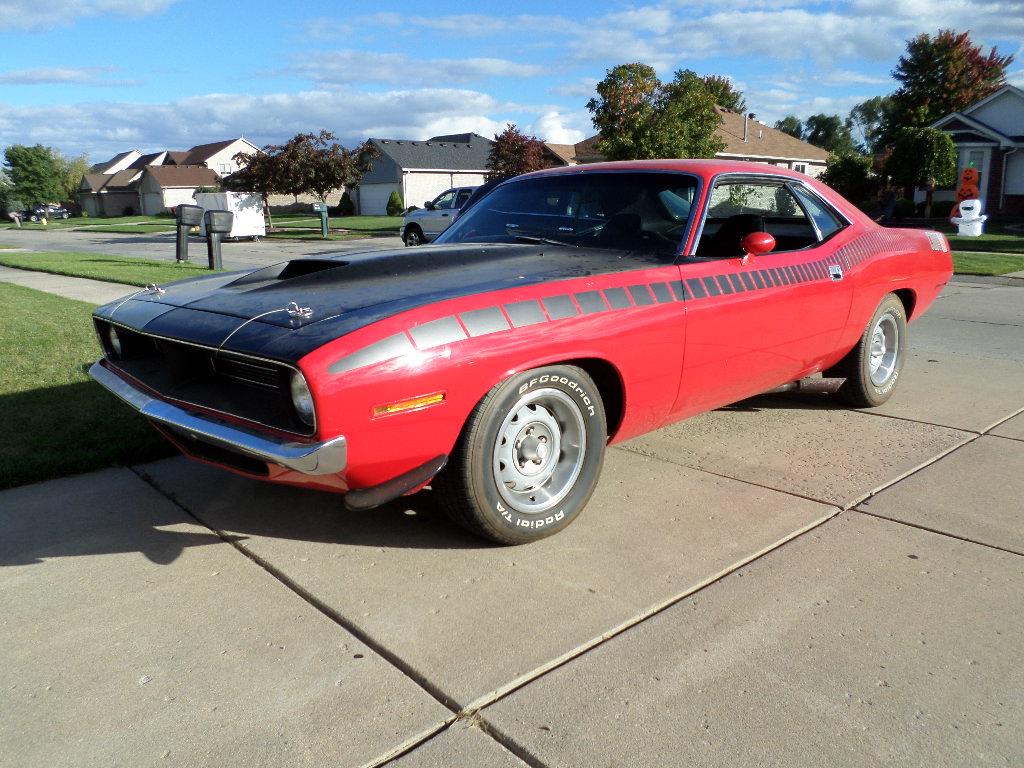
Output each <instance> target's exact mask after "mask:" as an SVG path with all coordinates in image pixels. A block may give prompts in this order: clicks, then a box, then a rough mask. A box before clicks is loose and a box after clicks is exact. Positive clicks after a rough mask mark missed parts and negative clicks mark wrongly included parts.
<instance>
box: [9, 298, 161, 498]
mask: <svg viewBox="0 0 1024 768" xmlns="http://www.w3.org/2000/svg"><path fill="white" fill-rule="evenodd" d="M92 310H93V307H92V305H90V304H87V303H85V302H81V301H73V300H71V299H64V298H61V297H59V296H52V295H50V294H48V293H42V292H41V291H35V290H32V289H31V288H23V287H21V286H18V285H11V284H9V283H0V360H3V361H4V364H3V366H0V413H2V414H3V418H0V488H11V487H14V486H16V485H25V484H26V483H33V482H37V481H40V480H49V479H52V478H55V477H63V476H64V475H69V474H75V473H78V472H88V471H91V470H94V469H100V468H102V467H109V466H112V465H126V464H138V463H140V462H145V461H152V460H154V459H158V458H161V457H164V456H170V455H172V454H174V453H175V451H174V449H173V447H171V446H170V445H169V444H168V443H167V442H166V441H165V440H163V439H162V438H161V437H160V436H159V435H158V434H157V433H156V432H155V431H154V430H153V429H152V428H151V427H150V426H149V424H147V423H146V421H145V419H143V418H142V417H141V416H139V415H138V414H135V413H134V412H132V411H131V409H130V408H128V406H126V405H124V404H123V403H121V402H120V401H119V400H118V399H117V398H116V397H114V396H113V395H111V394H110V393H108V392H106V391H105V390H104V389H103V388H102V387H100V386H99V385H98V384H96V383H95V382H94V381H92V380H91V379H90V378H89V377H88V375H87V374H86V370H87V368H88V366H89V365H91V364H92V362H93V361H95V360H96V358H98V357H99V356H100V349H99V345H98V343H97V341H96V336H95V333H94V332H93V325H92V319H91V314H92Z"/></svg>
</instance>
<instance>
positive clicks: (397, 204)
mask: <svg viewBox="0 0 1024 768" xmlns="http://www.w3.org/2000/svg"><path fill="white" fill-rule="evenodd" d="M403 210H405V203H403V202H402V194H401V193H400V192H399V191H398V190H397V189H396V190H394V191H393V192H392V193H391V194H390V195H389V196H388V206H387V214H388V216H398V215H400V214H401V213H402V211H403Z"/></svg>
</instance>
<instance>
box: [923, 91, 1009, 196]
mask: <svg viewBox="0 0 1024 768" xmlns="http://www.w3.org/2000/svg"><path fill="white" fill-rule="evenodd" d="M932 127H934V128H938V129H939V130H941V131H945V132H946V133H948V134H949V135H950V136H951V137H952V139H953V144H954V145H956V150H957V178H958V179H959V178H960V174H961V173H962V172H963V170H964V169H965V168H968V167H973V168H975V169H976V170H977V171H978V173H979V179H978V190H979V192H980V199H981V202H982V206H983V207H984V210H986V211H988V212H989V213H1002V214H1010V215H1016V216H1020V215H1022V214H1024V152H1022V151H1021V149H1022V148H1024V91H1022V90H1021V89H1020V88H1017V87H1015V86H1012V85H1004V86H1003V87H1002V88H1000V89H999V90H998V91H996V92H995V93H993V94H992V95H991V96H989V97H988V98H985V99H982V100H981V101H979V102H977V103H975V104H972V105H971V106H969V107H967V108H966V109H964V110H962V111H960V112H953V113H951V114H948V115H946V116H945V117H943V118H942V119H940V120H939V121H937V122H936V123H935V124H934V125H933V126H932ZM955 194H956V193H955V191H949V190H942V191H938V192H936V193H935V199H936V200H952V199H954V196H955Z"/></svg>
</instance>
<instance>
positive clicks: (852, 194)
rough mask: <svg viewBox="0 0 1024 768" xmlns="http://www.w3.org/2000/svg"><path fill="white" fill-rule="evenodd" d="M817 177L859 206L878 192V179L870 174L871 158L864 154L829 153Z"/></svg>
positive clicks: (869, 200)
mask: <svg viewBox="0 0 1024 768" xmlns="http://www.w3.org/2000/svg"><path fill="white" fill-rule="evenodd" d="M818 179H819V180H820V181H822V182H824V183H825V184H828V185H829V186H830V187H832V189H834V190H835V191H836V192H838V193H839V194H841V195H842V196H843V197H845V198H846V199H847V200H849V201H850V202H851V203H853V204H854V205H856V206H859V207H861V208H864V207H866V206H869V205H870V204H871V203H872V201H873V200H874V198H875V197H876V196H877V194H878V188H879V179H878V177H877V176H873V175H872V174H871V158H869V157H865V156H864V155H857V154H847V155H829V158H828V162H827V163H826V164H825V170H824V171H823V172H822V174H821V176H819V177H818Z"/></svg>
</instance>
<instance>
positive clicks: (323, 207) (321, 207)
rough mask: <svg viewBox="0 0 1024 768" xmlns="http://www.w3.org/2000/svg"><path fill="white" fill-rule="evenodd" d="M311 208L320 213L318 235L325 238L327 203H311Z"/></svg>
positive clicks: (326, 231)
mask: <svg viewBox="0 0 1024 768" xmlns="http://www.w3.org/2000/svg"><path fill="white" fill-rule="evenodd" d="M313 210H314V211H315V212H316V213H319V214H320V235H321V236H322V237H323V239H324V240H326V239H327V233H328V227H327V203H313Z"/></svg>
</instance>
